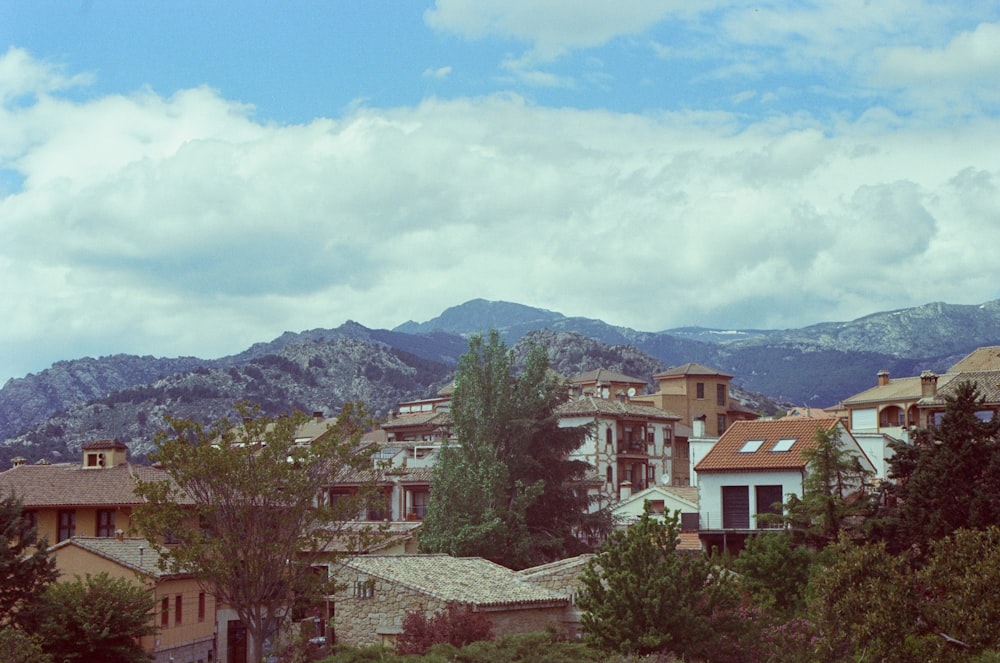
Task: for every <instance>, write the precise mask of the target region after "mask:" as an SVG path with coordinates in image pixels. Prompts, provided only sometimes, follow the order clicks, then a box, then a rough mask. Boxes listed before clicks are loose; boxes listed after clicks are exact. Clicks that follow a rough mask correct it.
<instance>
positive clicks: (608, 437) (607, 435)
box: [604, 426, 611, 469]
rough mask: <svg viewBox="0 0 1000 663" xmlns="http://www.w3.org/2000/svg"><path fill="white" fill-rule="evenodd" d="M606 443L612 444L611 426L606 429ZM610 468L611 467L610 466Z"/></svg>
mask: <svg viewBox="0 0 1000 663" xmlns="http://www.w3.org/2000/svg"><path fill="white" fill-rule="evenodd" d="M604 444H606V445H608V446H609V447H610V446H611V427H610V426H608V427H607V428H605V429H604ZM608 469H610V468H608Z"/></svg>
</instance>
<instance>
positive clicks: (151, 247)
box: [0, 0, 1000, 384]
mask: <svg viewBox="0 0 1000 663" xmlns="http://www.w3.org/2000/svg"><path fill="white" fill-rule="evenodd" d="M998 81H1000V5H998V4H997V3H996V2H992V1H990V2H986V1H977V0H972V1H970V2H962V3H957V2H954V3H945V2H922V1H921V0H880V1H879V2H869V1H867V0H866V1H860V0H841V1H838V2H791V1H789V2H783V1H780V0H764V1H761V2H743V1H738V0H734V1H726V0H703V1H700V2H698V1H694V0H667V1H662V2H661V1H656V0H617V1H616V2H608V1H607V0H436V1H431V0H421V1H419V2H418V1H416V0H409V1H407V2H398V1H391V2H390V1H385V0H344V1H342V2H325V1H320V0H316V1H310V2H289V3H274V2H263V1H258V0H241V1H240V2H239V3H237V2H211V3H208V2H202V1H201V0H198V1H182V0H178V1H176V2H159V1H158V2H126V1H124V0H118V1H114V2H111V1H108V0H87V1H83V2H80V1H72V0H32V1H31V2H24V1H23V0H0V232H2V242H0V283H2V296H0V318H2V320H3V323H2V326H0V384H2V382H3V381H5V380H6V379H7V378H9V377H18V376H23V375H24V374H26V373H28V372H37V371H39V370H41V369H44V368H46V367H47V366H49V365H50V364H51V363H52V362H54V361H57V360H60V359H71V358H77V357H82V356H100V355H105V354H112V353H118V352H126V353H135V354H153V355H158V356H176V355H197V356H201V357H206V358H209V357H217V356H221V355H225V354H231V353H235V352H238V351H240V350H242V349H244V348H246V347H247V346H249V345H250V344H251V343H253V342H256V341H262V340H270V339H271V338H274V337H276V336H278V335H279V334H281V333H282V332H283V331H285V330H291V331H300V330H303V329H312V328H316V327H335V326H337V325H339V324H341V323H343V322H344V321H346V320H349V319H350V320H356V321H358V322H360V323H362V324H364V325H366V326H368V327H378V328H382V327H384V328H391V327H394V326H396V325H398V324H400V323H402V322H404V321H406V320H409V319H413V320H417V321H425V320H428V319H430V318H432V317H434V316H436V315H438V314H439V313H440V312H441V311H443V310H444V309H445V308H447V307H449V306H453V305H457V304H460V303H462V302H464V301H467V300H469V299H473V298H476V297H483V298H486V299H493V300H506V301H514V302H519V303H523V304H528V305H531V306H538V307H542V308H547V309H551V310H555V311H559V312H562V313H565V314H566V315H582V316H587V317H598V318H602V319H604V320H606V321H607V322H610V323H613V324H621V325H627V326H630V327H633V328H636V329H641V330H647V331H655V330H661V329H666V328H670V327H675V326H681V325H704V326H718V327H780V328H784V327H799V326H804V325H807V324H811V323H815V322H820V321H830V320H850V319H854V318H857V317H860V316H862V315H866V314H868V313H872V312H875V311H881V310H887V309H894V308H903V307H908V306H915V305H920V304H925V303H928V302H932V301H946V302H949V303H955V304H975V303H981V302H984V301H987V300H991V299H996V298H998V297H1000V192H998V191H1000V82H998Z"/></svg>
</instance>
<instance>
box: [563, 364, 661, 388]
mask: <svg viewBox="0 0 1000 663" xmlns="http://www.w3.org/2000/svg"><path fill="white" fill-rule="evenodd" d="M567 382H569V383H570V384H581V383H585V382H599V383H600V382H625V383H630V384H636V385H645V384H647V381H646V380H644V379H643V378H634V377H631V376H628V375H625V374H624V373H616V372H615V371H609V370H608V369H606V368H595V369H594V370H592V371H586V372H585V373H579V374H577V375H574V376H573V377H571V378H569V379H567Z"/></svg>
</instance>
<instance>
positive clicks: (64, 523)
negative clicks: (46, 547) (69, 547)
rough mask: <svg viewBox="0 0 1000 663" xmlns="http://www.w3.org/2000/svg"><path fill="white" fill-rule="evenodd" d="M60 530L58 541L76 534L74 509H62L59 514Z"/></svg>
mask: <svg viewBox="0 0 1000 663" xmlns="http://www.w3.org/2000/svg"><path fill="white" fill-rule="evenodd" d="M58 522H59V532H58V534H57V536H56V542H57V543H58V542H59V541H65V540H66V539H70V538H73V537H74V536H76V511H74V510H73V509H60V510H59V515H58Z"/></svg>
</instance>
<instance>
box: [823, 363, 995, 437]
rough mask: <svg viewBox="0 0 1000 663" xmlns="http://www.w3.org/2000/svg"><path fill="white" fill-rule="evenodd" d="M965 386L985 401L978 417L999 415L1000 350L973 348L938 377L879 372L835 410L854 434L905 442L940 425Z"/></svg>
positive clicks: (934, 375) (931, 372)
mask: <svg viewBox="0 0 1000 663" xmlns="http://www.w3.org/2000/svg"><path fill="white" fill-rule="evenodd" d="M963 382H974V383H975V384H976V386H977V387H978V388H979V391H980V393H981V394H982V395H983V397H984V398H985V403H984V408H983V411H982V412H980V413H978V415H979V416H980V417H984V418H989V417H991V416H993V413H994V412H998V411H1000V386H998V385H1000V346H987V347H981V348H977V349H975V350H973V351H972V352H970V353H969V354H968V355H966V356H965V357H963V358H962V359H960V360H959V361H958V362H956V363H954V364H953V365H952V366H951V367H949V368H948V370H947V371H946V372H944V373H942V374H941V375H938V374H936V373H934V372H933V371H923V372H922V373H921V374H920V375H919V376H910V377H902V378H893V377H891V376H890V374H889V371H879V372H878V374H877V376H876V383H875V386H873V387H870V388H868V389H865V390H864V391H862V392H860V393H857V394H855V395H853V396H851V397H849V398H846V399H844V400H843V401H841V402H840V403H839V404H838V406H837V409H838V411H839V412H842V413H843V416H844V418H845V420H846V423H847V426H848V427H849V428H850V429H851V431H852V432H854V433H861V432H864V433H883V434H886V435H889V436H892V437H894V438H896V439H899V440H908V439H909V429H910V428H912V427H918V428H926V427H927V426H928V425H929V424H937V423H938V422H939V421H940V417H941V415H942V414H944V411H945V405H946V402H947V398H948V397H949V396H953V395H954V394H955V390H956V388H957V387H958V385H960V384H961V383H963Z"/></svg>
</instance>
